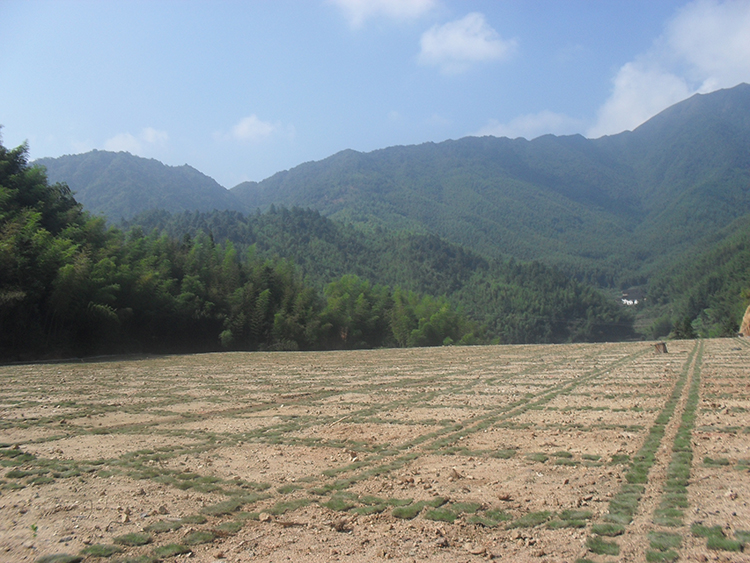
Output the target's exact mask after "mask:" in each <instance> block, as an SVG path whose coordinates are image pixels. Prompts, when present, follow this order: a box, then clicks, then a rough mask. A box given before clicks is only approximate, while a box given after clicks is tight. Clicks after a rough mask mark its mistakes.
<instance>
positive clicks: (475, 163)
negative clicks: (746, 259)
mask: <svg viewBox="0 0 750 563" xmlns="http://www.w3.org/2000/svg"><path fill="white" fill-rule="evenodd" d="M38 163H40V164H43V165H45V166H47V168H48V173H49V177H50V180H52V181H65V182H67V183H68V184H69V185H70V187H71V188H72V189H73V191H74V192H76V197H77V198H78V199H79V200H80V201H81V202H82V203H83V204H84V206H85V207H86V208H87V209H89V210H91V211H94V212H101V213H105V214H107V215H108V216H109V217H110V218H111V219H117V218H119V217H131V216H133V215H134V214H136V213H138V212H140V211H143V210H147V209H154V208H161V209H166V210H168V211H181V210H211V209H233V210H238V211H242V212H252V211H255V210H256V209H261V210H264V209H267V208H268V207H270V206H271V205H272V204H276V205H281V206H286V207H292V206H299V207H303V208H308V207H309V208H311V209H315V210H318V211H320V212H321V213H322V214H323V215H325V216H327V217H330V218H333V219H336V220H340V221H343V222H348V223H352V224H354V225H357V226H360V227H362V228H365V229H371V228H376V227H381V228H384V229H387V230H395V231H398V230H409V231H413V232H418V233H430V234H435V235H438V236H440V237H443V238H445V239H446V240H448V241H450V242H453V243H458V244H461V245H464V246H466V247H467V248H470V249H472V250H474V251H476V252H479V253H481V254H482V255H484V256H487V257H495V256H514V257H516V258H519V259H523V260H529V259H536V260H542V261H544V262H545V263H548V264H553V265H557V266H560V267H562V268H563V269H564V270H565V271H566V272H568V273H571V274H575V275H577V276H579V277H581V278H583V279H588V280H591V281H595V282H596V283H599V284H602V285H627V284H630V283H638V284H640V283H645V281H646V280H647V279H648V278H649V277H650V276H652V275H654V274H656V273H658V272H659V271H662V270H664V269H665V267H667V266H671V265H672V264H674V263H678V262H679V261H680V260H685V259H689V258H690V253H691V252H695V251H696V250H706V249H708V248H709V246H710V244H715V243H716V242H718V241H717V240H716V237H715V234H716V233H717V232H719V231H720V230H721V229H722V228H723V227H724V226H726V225H728V224H730V223H732V222H733V221H735V220H737V219H739V218H741V217H743V216H744V215H746V214H748V213H750V190H749V187H750V86H748V85H746V84H742V85H739V86H737V87H735V88H731V89H728V90H721V91H718V92H714V93H711V94H706V95H698V96H694V97H692V98H690V99H688V100H685V101H683V102H681V103H679V104H676V105H675V106H672V107H671V108H668V109H667V110H665V111H663V112H662V113H660V114H659V115H657V116H655V117H654V118H653V119H651V120H649V121H648V122H646V123H645V124H643V125H642V126H640V127H638V128H637V129H636V130H635V131H632V132H625V133H621V134H619V135H613V136H609V137H603V138H601V139H593V140H592V139H585V138H583V137H581V136H566V137H555V136H552V135H547V136H543V137H540V138H538V139H535V140H532V141H527V140H525V139H515V140H511V139H507V138H494V137H482V138H477V137H468V138H465V139H460V140H456V141H446V142H443V143H437V144H436V143H425V144H422V145H414V146H403V147H390V148H386V149H382V150H377V151H373V152H370V153H359V152H356V151H352V150H347V151H342V152H340V153H338V154H335V155H333V156H331V157H329V158H327V159H324V160H321V161H318V162H309V163H306V164H302V165H300V166H297V167H295V168H293V169H291V170H288V171H285V172H280V173H278V174H275V175H274V176H272V177H270V178H267V179H266V180H263V181H262V182H248V183H244V184H240V185H239V186H236V187H234V188H232V189H231V190H228V191H227V190H224V189H223V188H221V186H219V185H218V184H216V182H214V181H213V180H211V179H210V178H208V177H206V176H204V175H202V174H200V173H199V172H197V171H196V170H194V169H192V168H190V167H188V166H182V167H167V166H164V165H162V164H161V163H159V162H157V161H154V160H146V159H141V158H138V157H134V156H131V155H129V154H127V153H116V154H115V153H107V152H101V151H94V152H91V153H87V154H83V155H76V156H66V157H61V158H59V159H43V160H41V161H38Z"/></svg>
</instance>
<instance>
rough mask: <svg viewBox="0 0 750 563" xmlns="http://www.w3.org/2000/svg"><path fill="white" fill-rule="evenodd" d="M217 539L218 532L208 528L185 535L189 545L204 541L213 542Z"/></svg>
mask: <svg viewBox="0 0 750 563" xmlns="http://www.w3.org/2000/svg"><path fill="white" fill-rule="evenodd" d="M215 539H216V534H214V533H213V532H209V531H207V530H199V531H197V532H193V533H191V534H188V535H187V536H185V539H184V541H185V543H186V544H187V545H200V544H202V543H211V542H212V541H214V540H215Z"/></svg>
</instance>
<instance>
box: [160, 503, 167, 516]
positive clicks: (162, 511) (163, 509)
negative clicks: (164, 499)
mask: <svg viewBox="0 0 750 563" xmlns="http://www.w3.org/2000/svg"><path fill="white" fill-rule="evenodd" d="M159 514H169V510H167V507H166V506H164V505H163V504H162V505H161V506H160V507H159Z"/></svg>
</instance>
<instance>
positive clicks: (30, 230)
mask: <svg viewBox="0 0 750 563" xmlns="http://www.w3.org/2000/svg"><path fill="white" fill-rule="evenodd" d="M0 327H1V330H0V357H2V358H4V359H32V358H41V357H65V356H70V355H76V356H79V355H95V354H113V353H123V352H197V351H212V350H261V349H266V350H280V349H285V350H297V349H302V350H304V349H342V348H364V347H378V346H429V345H441V344H449V343H462V344H466V343H474V342H478V341H481V340H482V338H483V335H482V334H481V331H480V330H479V329H478V328H477V326H476V324H475V323H473V322H471V321H469V320H468V318H467V317H466V316H465V315H464V314H463V313H461V312H460V311H459V310H457V308H456V307H455V306H453V305H452V304H451V303H450V302H448V301H447V300H446V299H445V298H439V297H432V296H429V295H425V294H419V293H416V292H413V291H407V290H402V289H400V288H398V287H397V288H390V287H388V286H385V285H378V284H376V285H372V284H371V283H370V282H369V281H367V280H365V279H362V278H360V277H358V276H356V275H352V274H345V275H342V276H340V277H339V278H338V279H335V280H334V281H332V282H330V283H329V284H327V286H326V287H325V290H324V292H322V293H321V292H320V291H318V290H317V289H316V288H314V287H313V286H311V285H310V284H309V283H306V282H305V281H303V278H302V275H301V274H300V272H299V270H298V268H296V267H295V266H294V265H293V264H292V263H291V262H290V261H289V260H286V259H284V258H280V257H278V256H275V257H267V256H265V257H264V256H259V255H258V254H257V252H256V249H255V247H253V246H250V247H248V248H246V249H245V250H244V251H243V252H238V250H237V249H236V248H235V245H234V244H233V243H232V242H231V241H230V240H225V241H224V242H218V243H217V242H216V241H215V240H214V239H213V237H212V236H211V235H210V234H207V233H206V232H203V231H198V232H197V233H195V234H194V235H187V234H186V235H185V236H182V237H181V238H175V237H170V236H169V235H167V234H166V233H162V232H159V231H156V230H153V231H151V232H144V230H143V229H142V228H140V227H138V226H134V227H133V228H131V229H129V230H128V231H127V232H126V231H123V230H121V229H117V228H113V227H109V226H107V224H106V221H105V219H104V218H102V217H94V216H91V215H90V214H88V213H87V212H85V211H83V209H82V207H81V205H80V204H79V203H78V202H77V201H76V200H75V198H74V197H73V194H72V193H71V191H70V190H69V188H68V187H67V186H66V185H65V184H61V183H57V184H52V185H50V184H49V182H48V181H47V178H46V175H45V172H44V170H43V169H40V168H36V167H33V166H31V165H30V164H29V162H28V148H27V146H26V145H22V146H20V147H17V148H16V149H12V150H9V149H6V148H5V147H4V146H2V144H0Z"/></svg>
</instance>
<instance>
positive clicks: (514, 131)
mask: <svg viewBox="0 0 750 563" xmlns="http://www.w3.org/2000/svg"><path fill="white" fill-rule="evenodd" d="M582 128H583V122H581V121H580V120H578V119H574V118H572V117H568V116H567V115H563V114H561V113H554V112H551V111H542V112H539V113H532V114H527V115H521V116H519V117H516V118H515V119H512V120H511V121H509V122H508V123H500V122H499V121H497V120H495V119H491V120H490V121H489V122H488V123H487V125H485V126H484V127H482V128H481V129H480V130H479V131H477V132H476V133H474V135H476V136H479V137H481V136H484V135H492V136H493V137H510V138H511V139H515V138H517V137H524V138H526V139H534V138H536V137H539V136H540V135H546V134H548V133H552V134H553V135H570V134H573V133H577V132H580V131H581V129H582Z"/></svg>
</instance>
